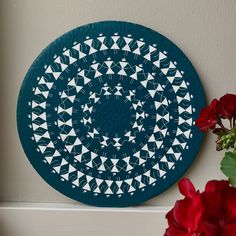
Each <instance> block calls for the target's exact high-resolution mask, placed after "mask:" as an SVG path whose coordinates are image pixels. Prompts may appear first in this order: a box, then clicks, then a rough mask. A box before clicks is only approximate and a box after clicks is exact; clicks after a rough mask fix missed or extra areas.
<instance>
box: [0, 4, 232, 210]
mask: <svg viewBox="0 0 236 236" xmlns="http://www.w3.org/2000/svg"><path fill="white" fill-rule="evenodd" d="M101 20H123V21H130V22H135V23H139V24H142V25H145V26H147V27H150V28H152V29H154V30H157V31H159V32H160V33H162V34H164V35H165V36H167V37H168V38H169V39H171V40H172V41H173V42H174V43H176V44H177V45H178V46H179V47H180V48H181V49H182V50H183V51H184V52H185V53H186V55H187V56H188V57H189V59H190V60H191V61H192V63H193V65H194V66H195V68H196V70H197V72H198V73H199V75H200V78H201V81H202V83H203V86H204V88H205V91H206V95H207V98H208V100H210V99H211V98H213V97H219V96H221V95H223V94H224V93H226V92H232V93H233V92H234V93H236V77H235V74H236V60H235V58H236V1H234V0H224V1H220V0H208V1H205V0H198V1H195V0H178V1H177V0H176V1H175V0H172V1H170V0H159V1H158V0H149V1H148V0H136V1H132V0H107V1H106V0H93V1H92V0H84V1H82V0H67V1H66V0H64V1H63V0H40V1H38V0H37V1H36V0H1V1H0V27H1V36H0V42H1V44H0V47H1V48H0V51H1V59H0V66H1V80H0V89H1V94H0V96H1V100H0V101H1V116H0V130H1V137H2V138H1V142H0V146H1V154H0V168H1V171H0V189H1V191H0V201H23V202H51V203H53V202H54V203H55V202H58V203H59V202H60V203H74V201H73V200H70V199H69V198H67V197H65V196H63V195H62V194H60V193H58V192H57V191H55V190H54V189H53V188H51V187H50V186H49V185H47V184H46V183H45V182H44V181H43V180H42V179H41V178H40V177H39V175H38V174H37V173H36V172H35V171H34V169H33V168H32V167H31V165H30V164H29V162H28V160H27V158H26V157H25V155H24V153H23V151H22V148H21V145H20V142H19V139H18V135H17V131H16V121H15V110H16V100H17V95H18V91H19V89H20V86H21V83H22V80H23V78H24V75H25V73H26V71H27V69H28V68H29V66H30V65H31V63H32V61H33V60H34V59H35V57H36V56H37V55H38V54H39V52H40V51H41V50H42V49H43V48H44V47H46V46H47V45H48V44H49V43H50V42H51V41H52V40H54V39H55V38H57V37H58V36H60V35H61V34H63V33H64V32H65V31H68V30H70V29H72V28H74V27H77V26H80V25H83V24H86V23H89V22H95V21H101ZM221 155H222V154H221V153H216V151H215V144H214V138H213V137H212V136H210V135H208V137H207V138H206V139H205V141H204V143H203V145H202V148H201V150H200V153H199V155H198V156H197V158H196V160H195V162H194V164H193V165H192V166H191V168H190V169H189V170H188V172H187V173H186V176H187V177H189V178H190V179H191V180H192V181H193V182H194V183H195V184H196V186H198V187H200V188H201V189H202V188H203V186H204V183H205V182H206V181H207V180H209V179H213V178H214V179H220V178H222V177H223V176H222V175H221V173H220V171H219V162H220V159H221ZM179 197H180V195H179V193H178V190H177V186H176V185H174V186H173V187H171V188H170V189H169V190H168V191H166V192H165V193H163V194H161V195H160V196H158V197H156V198H154V199H152V200H150V201H148V202H146V203H145V204H146V205H158V206H168V205H172V204H173V203H174V201H175V200H176V198H179Z"/></svg>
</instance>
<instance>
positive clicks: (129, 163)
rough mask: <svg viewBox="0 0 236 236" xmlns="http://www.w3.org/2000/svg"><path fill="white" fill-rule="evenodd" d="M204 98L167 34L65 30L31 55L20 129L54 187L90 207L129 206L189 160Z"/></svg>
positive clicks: (127, 27)
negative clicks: (33, 55)
mask: <svg viewBox="0 0 236 236" xmlns="http://www.w3.org/2000/svg"><path fill="white" fill-rule="evenodd" d="M204 101H205V100H204V94H203V91H202V87H201V84H200V81H199V78H198V76H197V74H196V72H195V70H194V68H193V67H192V65H191V63H190V62H189V61H188V59H187V58H186V56H184V54H183V53H182V52H181V51H180V49H178V48H177V47H176V46H175V45H174V44H173V43H171V42H170V41H169V40H168V39H166V38H165V37H164V36H162V35H160V34H158V33H157V32H154V31H152V30H150V29H148V28H145V27H143V26H140V25H136V24H131V23H126V22H100V23H95V24H90V25H86V26H83V27H79V28H77V29H75V30H72V31H70V32H68V33H66V34H65V35H63V36H61V37H60V38H59V39H57V40H56V41H54V42H53V43H52V44H51V45H49V46H48V47H47V48H46V49H45V50H44V51H43V52H42V53H41V54H40V55H39V57H38V58H37V59H36V60H35V62H34V63H33V65H32V66H31V68H30V70H29V71H28V73H27V75H26V78H25V80H24V82H23V85H22V88H21V91H20V95H19V100H18V111H17V116H18V117H17V121H18V130H19V135H20V139H21V142H22V145H23V148H24V150H25V153H26V155H27V157H28V158H29V160H30V161H31V163H32V165H33V166H34V168H35V169H36V170H37V171H38V172H39V174H40V175H41V176H42V177H43V178H44V179H45V180H46V181H47V182H48V183H49V184H50V185H52V186H53V187H54V188H56V189H57V190H59V191H60V192H62V193H63V194H65V195H67V196H69V197H71V198H73V199H76V200H79V201H81V202H84V203H88V204H92V205H97V206H128V205H133V204H138V203H141V202H142V201H145V200H147V199H149V198H151V197H154V196H155V195H157V194H159V193H161V192H162V191H164V190H165V189H167V188H168V187H170V186H171V185H172V184H173V183H174V182H176V181H177V180H178V179H179V178H180V177H181V175H182V174H183V173H184V171H185V170H186V169H187V168H188V167H189V166H190V164H191V162H192V160H193V159H194V157H195V155H196V152H197V150H198V148H199V145H200V142H201V139H202V136H201V134H200V133H198V131H197V130H196V128H195V127H194V120H195V118H196V117H197V115H198V112H199V110H200V109H201V108H202V107H203V106H204Z"/></svg>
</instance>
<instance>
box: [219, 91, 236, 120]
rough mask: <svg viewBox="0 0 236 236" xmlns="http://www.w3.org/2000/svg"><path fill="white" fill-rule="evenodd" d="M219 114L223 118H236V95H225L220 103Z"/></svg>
mask: <svg viewBox="0 0 236 236" xmlns="http://www.w3.org/2000/svg"><path fill="white" fill-rule="evenodd" d="M219 112H220V115H221V116H222V117H223V118H228V119H231V118H236V94H229V93H227V94H225V95H224V96H223V97H221V98H220V101H219Z"/></svg>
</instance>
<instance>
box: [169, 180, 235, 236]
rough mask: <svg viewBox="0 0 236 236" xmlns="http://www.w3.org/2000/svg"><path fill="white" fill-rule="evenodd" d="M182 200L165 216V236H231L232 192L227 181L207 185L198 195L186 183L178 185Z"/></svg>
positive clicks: (233, 220) (233, 191) (188, 183)
mask: <svg viewBox="0 0 236 236" xmlns="http://www.w3.org/2000/svg"><path fill="white" fill-rule="evenodd" d="M179 189H180V192H181V193H182V194H183V195H184V196H185V198H184V199H183V200H180V201H177V202H176V204H175V207H174V208H173V209H172V210H171V211H170V212H168V213H167V215H166V218H167V219H168V224H169V228H168V229H167V230H166V233H165V236H235V235H236V188H233V187H230V186H229V182H228V181H215V180H214V181H209V182H208V183H207V185H206V187H205V191H204V192H202V193H199V192H198V191H196V190H195V188H194V187H193V185H192V183H191V182H190V181H189V180H188V179H182V180H181V181H180V182H179Z"/></svg>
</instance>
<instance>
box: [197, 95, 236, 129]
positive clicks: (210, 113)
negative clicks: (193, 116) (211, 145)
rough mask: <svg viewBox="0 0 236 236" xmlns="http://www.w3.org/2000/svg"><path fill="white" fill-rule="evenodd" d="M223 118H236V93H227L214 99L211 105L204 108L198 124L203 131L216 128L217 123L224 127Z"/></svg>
mask: <svg viewBox="0 0 236 236" xmlns="http://www.w3.org/2000/svg"><path fill="white" fill-rule="evenodd" d="M221 118H223V119H229V120H231V119H232V118H233V119H236V94H226V95H224V96H223V97H221V98H220V99H219V100H217V99H214V100H213V101H212V102H211V104H210V105H209V106H207V107H206V108H204V109H202V111H201V113H200V117H199V118H198V119H197V120H196V125H197V126H198V127H199V128H200V130H201V131H207V130H208V129H215V127H216V124H219V126H220V127H222V123H221V120H220V119H221Z"/></svg>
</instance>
